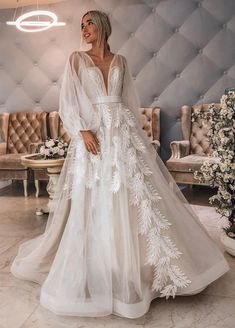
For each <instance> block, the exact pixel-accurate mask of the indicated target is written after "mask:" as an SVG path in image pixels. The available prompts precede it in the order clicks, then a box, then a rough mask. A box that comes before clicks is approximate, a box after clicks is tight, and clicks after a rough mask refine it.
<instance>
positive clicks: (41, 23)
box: [6, 0, 66, 33]
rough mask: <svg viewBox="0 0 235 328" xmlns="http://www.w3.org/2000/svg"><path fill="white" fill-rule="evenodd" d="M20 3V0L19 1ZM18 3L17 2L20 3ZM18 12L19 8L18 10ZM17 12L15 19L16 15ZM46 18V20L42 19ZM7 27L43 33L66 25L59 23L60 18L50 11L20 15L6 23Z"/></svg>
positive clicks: (36, 11) (35, 11) (37, 11)
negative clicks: (11, 26)
mask: <svg viewBox="0 0 235 328" xmlns="http://www.w3.org/2000/svg"><path fill="white" fill-rule="evenodd" d="M18 1H19V0H18ZM18 1H17V2H18ZM37 7H38V2H37ZM16 11H17V8H16ZM16 11H15V14H14V17H15V15H16ZM33 17H37V19H35V20H29V18H33ZM42 17H44V18H45V17H46V20H45V19H43V20H42V19H41V18H42ZM6 23H7V25H13V26H16V28H17V29H18V30H20V31H22V32H33V33H35V32H41V31H45V30H48V29H49V28H51V27H54V26H65V25H66V23H64V22H58V17H57V16H56V14H54V13H53V12H51V11H48V10H38V9H37V10H34V11H30V12H28V13H25V14H23V15H20V16H19V17H18V18H17V19H16V20H14V18H13V20H12V21H8V22H6Z"/></svg>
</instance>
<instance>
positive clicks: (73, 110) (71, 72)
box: [59, 52, 93, 136]
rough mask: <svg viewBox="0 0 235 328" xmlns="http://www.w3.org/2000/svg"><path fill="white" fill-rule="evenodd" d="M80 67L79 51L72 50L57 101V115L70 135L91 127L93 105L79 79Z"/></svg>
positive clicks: (75, 134)
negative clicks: (58, 100)
mask: <svg viewBox="0 0 235 328" xmlns="http://www.w3.org/2000/svg"><path fill="white" fill-rule="evenodd" d="M81 68H82V63H81V60H80V57H79V52H73V53H72V54H71V55H70V56H69V57H68V59H67V62H66V66H65V70H64V74H63V79H62V84H61V91H60V102H59V115H60V117H61V119H62V121H63V125H64V127H65V129H66V130H67V132H68V133H69V134H70V136H77V135H79V134H80V130H91V129H92V128H93V123H92V122H93V106H92V103H91V102H90V100H89V98H88V96H87V94H86V92H85V89H84V87H83V85H82V83H81V81H80V79H79V75H80V70H81Z"/></svg>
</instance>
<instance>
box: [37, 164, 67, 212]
mask: <svg viewBox="0 0 235 328" xmlns="http://www.w3.org/2000/svg"><path fill="white" fill-rule="evenodd" d="M61 168H62V167H61V166H58V167H51V168H47V174H48V176H49V181H48V184H47V187H46V189H47V192H48V195H49V200H48V203H47V204H46V205H45V206H43V207H42V208H39V209H37V210H36V215H43V214H49V212H50V202H51V200H52V199H53V197H54V193H55V186H56V184H57V181H58V179H59V175H60V171H61Z"/></svg>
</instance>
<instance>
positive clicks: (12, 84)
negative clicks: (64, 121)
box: [0, 0, 235, 160]
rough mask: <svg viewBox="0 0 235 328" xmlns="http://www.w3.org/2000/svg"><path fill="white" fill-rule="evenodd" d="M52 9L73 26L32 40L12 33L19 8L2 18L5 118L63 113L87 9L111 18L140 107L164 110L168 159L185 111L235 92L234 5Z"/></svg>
mask: <svg viewBox="0 0 235 328" xmlns="http://www.w3.org/2000/svg"><path fill="white" fill-rule="evenodd" d="M35 3H36V1H35ZM32 8H33V7H32ZM42 8H48V6H43V7H42ZM50 8H51V9H53V10H54V11H55V12H56V13H57V14H58V16H59V19H60V20H61V21H66V22H67V26H66V27H60V28H57V29H51V30H48V31H46V32H41V33H33V34H26V33H22V32H19V31H17V30H16V29H15V28H14V27H9V26H6V24H5V22H6V21H7V20H9V19H12V16H13V14H14V9H5V10H1V11H0V21H1V25H0V112H4V111H8V112H14V111H20V110H32V111H38V110H41V109H42V110H46V111H53V110H57V109H58V97H59V90H60V82H61V76H62V72H63V68H64V64H65V60H66V58H67V56H68V54H69V53H70V52H71V51H73V50H75V49H77V48H78V47H79V45H80V19H81V16H82V14H83V13H84V12H85V11H87V10H88V9H101V10H105V11H106V12H108V13H109V14H110V19H111V22H112V26H113V33H112V36H111V38H110V46H111V50H112V51H113V52H119V53H121V54H123V55H125V56H126V57H127V60H128V62H129V65H130V68H131V71H132V75H133V77H134V79H135V84H136V87H137V89H138V92H139V94H140V99H141V103H142V106H160V107H161V109H162V111H161V144H162V151H161V156H162V158H163V159H164V160H165V159H167V158H168V157H169V155H170V153H169V142H170V141H171V140H173V139H179V138H180V136H181V134H180V122H179V108H180V106H182V105H184V104H195V103H202V102H212V101H215V102H218V101H219V99H220V97H221V95H222V93H223V91H224V89H225V88H226V87H234V86H235V65H234V63H235V0H204V1H198V0H162V1H157V0H125V1H121V0H92V1H88V0H86V1H85V0H83V1H82V0H68V1H65V2H61V3H57V4H53V5H50ZM29 9H31V8H30V7H28V8H25V9H24V11H26V10H29Z"/></svg>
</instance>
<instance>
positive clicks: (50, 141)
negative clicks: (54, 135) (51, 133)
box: [45, 140, 55, 148]
mask: <svg viewBox="0 0 235 328" xmlns="http://www.w3.org/2000/svg"><path fill="white" fill-rule="evenodd" d="M45 145H46V147H48V148H50V147H53V146H54V145H55V142H54V140H49V141H47V142H46V143H45Z"/></svg>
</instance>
